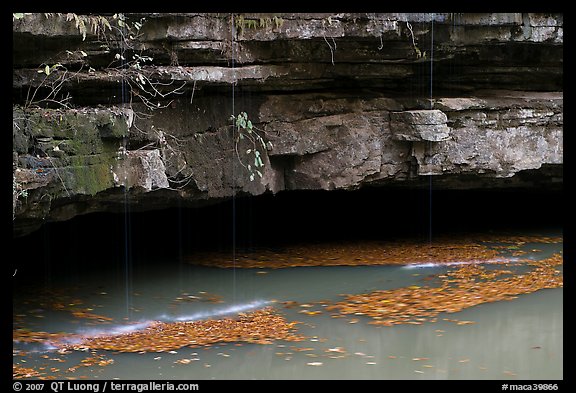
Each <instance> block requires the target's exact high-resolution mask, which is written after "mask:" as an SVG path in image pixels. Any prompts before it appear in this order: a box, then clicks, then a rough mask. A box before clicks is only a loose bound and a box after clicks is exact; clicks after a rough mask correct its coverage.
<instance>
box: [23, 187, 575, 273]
mask: <svg viewBox="0 0 576 393" xmlns="http://www.w3.org/2000/svg"><path fill="white" fill-rule="evenodd" d="M430 207H431V209H430ZM563 218H564V213H563V194H562V192H561V191H549V190H546V189H540V190H535V189H530V190H529V189H512V190H509V189H507V190H433V191H432V192H430V191H429V190H426V189H422V190H414V189H412V190H408V189H389V188H364V189H360V190H356V191H290V192H281V193H278V194H276V195H271V194H267V195H261V196H255V197H237V198H235V199H234V200H228V201H226V202H222V203H219V204H216V205H212V206H208V207H203V208H185V207H180V208H178V207H176V208H169V209H165V210H158V211H148V212H132V213H129V214H128V213H119V214H118V213H116V214H115V213H92V214H87V215H83V216H78V217H76V218H74V219H71V220H69V221H64V222H54V223H48V224H46V225H44V226H43V227H42V228H41V229H39V230H38V231H36V232H33V233H32V234H30V235H28V236H23V237H17V238H14V239H13V247H14V251H15V252H16V254H15V255H20V257H19V258H18V261H17V263H16V267H18V265H27V266H44V267H46V266H50V269H52V268H55V267H57V266H59V264H60V261H63V260H64V261H70V262H69V263H73V264H77V263H79V264H84V263H86V264H89V265H90V266H92V268H93V267H94V266H97V265H95V264H100V265H108V264H121V263H124V262H125V261H126V259H128V258H129V259H130V260H131V261H132V262H133V263H146V261H149V260H151V258H152V259H154V260H158V258H164V257H165V258H169V259H172V260H174V259H179V258H180V259H181V258H182V257H185V256H186V255H187V254H189V253H191V252H194V251H199V250H200V251H203V250H219V251H227V250H230V251H232V249H233V248H235V249H238V250H242V249H250V248H258V247H276V246H281V245H283V244H290V243H302V242H304V243H308V242H325V241H355V240H386V239H396V238H406V237H408V238H412V239H416V240H422V241H429V240H430V239H432V240H433V239H434V237H435V236H438V235H440V234H471V235H473V234H474V233H478V232H487V231H494V232H507V231H514V230H522V231H528V232H529V231H531V230H534V231H542V230H547V229H551V228H553V229H555V230H558V229H562V227H563ZM13 255H14V254H13ZM64 265H66V264H63V265H62V266H64ZM42 270H43V269H42Z"/></svg>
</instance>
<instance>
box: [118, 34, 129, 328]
mask: <svg viewBox="0 0 576 393" xmlns="http://www.w3.org/2000/svg"><path fill="white" fill-rule="evenodd" d="M125 34H126V28H125V27H122V35H123V36H124V35H125ZM120 46H121V51H122V53H121V56H120V62H121V69H124V67H125V56H124V55H125V52H126V48H125V46H124V40H120ZM120 84H121V90H122V91H121V93H122V95H121V105H124V104H125V103H127V102H128V96H127V91H126V90H127V88H126V82H125V80H124V78H121V82H120ZM127 145H128V136H125V137H124V138H123V139H122V147H123V150H122V151H123V152H124V154H126V153H127V151H128V147H127ZM127 177H128V175H127V173H126V171H125V172H124V291H125V293H124V296H125V303H126V318H127V319H128V320H131V309H132V298H131V293H132V255H131V252H130V248H131V245H130V241H131V240H130V239H131V223H130V200H129V198H128V182H127Z"/></svg>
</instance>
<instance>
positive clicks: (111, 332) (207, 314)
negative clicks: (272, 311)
mask: <svg viewBox="0 0 576 393" xmlns="http://www.w3.org/2000/svg"><path fill="white" fill-rule="evenodd" d="M270 303H272V301H269V300H255V301H252V302H249V303H244V304H235V305H232V306H229V307H225V308H220V309H217V310H212V311H204V312H197V313H194V314H191V315H184V316H179V317H168V316H166V315H162V316H161V317H160V318H158V319H156V320H146V321H141V322H138V323H135V324H130V325H119V326H113V327H109V328H106V329H88V330H87V329H84V330H81V331H79V332H78V334H72V335H71V337H70V338H67V339H64V340H62V341H59V342H60V343H64V344H78V343H80V342H81V341H82V340H84V339H88V338H97V337H103V336H119V335H123V334H129V333H134V332H137V331H140V330H144V329H146V328H147V327H149V326H150V325H152V324H153V323H154V322H192V321H197V320H201V319H208V318H211V317H218V316H222V315H228V314H236V313H239V312H243V311H247V310H252V309H255V308H259V307H262V306H264V305H267V304H270ZM45 347H46V348H47V349H48V350H54V349H58V348H57V347H55V346H53V345H52V344H47V345H46V346H45Z"/></svg>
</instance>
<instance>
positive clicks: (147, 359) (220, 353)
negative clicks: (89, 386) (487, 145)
mask: <svg viewBox="0 0 576 393" xmlns="http://www.w3.org/2000/svg"><path fill="white" fill-rule="evenodd" d="M546 235H550V234H549V233H547V234H546ZM551 235H557V236H561V233H554V234H551ZM535 248H538V249H539V250H541V251H538V252H532V251H531V250H532V249H535ZM522 249H524V250H525V251H526V252H527V254H525V255H522V258H532V259H540V258H546V257H548V256H549V255H551V254H552V253H554V252H558V251H560V250H562V243H555V244H540V243H539V244H525V245H523V246H522ZM486 266H487V268H499V267H498V265H496V264H494V265H491V264H490V265H486ZM453 268H454V266H438V265H432V266H430V265H427V264H423V265H421V266H419V268H415V267H412V268H407V267H406V266H401V265H398V266H311V267H292V268H284V269H239V268H237V269H222V268H215V267H203V266H197V265H193V264H190V263H187V262H184V261H182V260H179V259H178V258H171V259H169V258H165V259H157V260H156V259H151V260H148V261H146V263H134V266H133V274H132V277H131V289H132V291H131V293H130V294H128V295H129V298H128V305H127V301H126V300H127V299H126V293H125V291H126V286H125V278H124V277H123V275H122V269H121V266H114V265H113V264H105V263H103V264H102V266H101V267H99V269H97V270H94V269H90V270H86V271H84V270H82V269H79V270H77V271H75V272H71V273H70V274H62V275H57V274H51V275H50V279H49V280H48V281H47V280H46V278H45V277H44V278H42V279H41V278H36V279H34V280H32V281H30V282H24V281H21V282H22V285H19V286H17V287H16V288H15V293H14V315H15V316H18V317H17V318H16V319H15V327H16V326H20V327H25V328H27V329H30V330H33V331H44V332H66V333H72V334H83V335H86V336H97V335H101V334H110V333H119V332H121V331H125V332H126V331H129V330H135V329H143V328H145V327H146V326H148V324H149V323H150V322H151V321H158V320H161V321H179V320H198V319H205V318H210V317H216V318H223V317H227V316H234V315H236V314H237V313H238V312H242V311H243V312H249V311H250V310H253V309H258V308H261V307H264V306H266V305H270V306H272V307H274V308H275V309H276V310H277V311H278V312H279V313H280V314H282V315H283V316H284V317H285V318H286V319H287V320H288V321H295V320H296V321H301V322H302V323H301V324H299V325H298V333H299V334H302V335H305V336H306V337H307V339H306V340H305V341H302V342H286V341H280V340H278V341H275V342H274V343H273V344H270V345H261V344H249V343H242V344H240V345H239V344H234V343H228V344H216V345H212V346H208V347H196V348H188V347H186V348H180V349H178V350H175V351H173V352H172V353H169V352H163V353H143V354H141V353H115V352H108V351H96V352H95V354H97V355H102V358H101V359H103V360H110V359H113V363H112V364H106V365H98V364H92V365H88V366H85V367H77V368H76V369H75V371H74V372H72V371H67V370H68V369H69V368H70V367H74V366H78V365H79V364H82V360H83V359H86V358H87V357H89V356H91V354H90V353H89V352H82V351H74V352H72V353H69V354H61V353H58V352H57V351H56V349H55V348H53V347H50V346H49V345H46V344H38V343H33V344H25V343H17V342H15V343H14V346H13V349H14V356H13V364H15V365H18V366H21V367H26V368H32V369H34V370H37V371H38V372H41V373H42V375H41V377H50V376H55V377H57V378H58V379H63V378H68V377H73V378H89V379H115V378H116V379H188V380H189V379H192V380H202V379H511V380H513V379H519V380H522V379H524V380H531V379H545V380H551V379H562V378H563V371H562V370H563V351H562V348H563V325H562V320H563V312H562V309H563V290H562V289H561V288H555V289H544V290H539V291H537V292H534V293H530V294H525V295H520V296H519V297H518V298H517V299H514V300H510V301H500V302H494V303H485V304H481V305H478V306H475V307H471V308H468V309H465V310H463V311H461V312H457V313H451V314H440V315H439V316H438V321H437V322H435V323H424V324H422V325H395V326H392V327H382V326H377V325H371V324H368V323H367V322H369V321H370V319H368V318H366V317H362V316H358V317H356V318H353V317H354V316H351V317H344V318H332V317H331V314H333V313H332V312H327V311H326V310H324V307H325V304H324V305H323V304H319V303H317V302H319V301H324V302H336V301H340V300H342V299H343V297H342V296H341V295H342V294H360V293H366V292H370V291H373V290H382V289H394V288H399V287H406V286H413V285H418V286H423V285H428V281H426V278H427V277H430V276H431V275H441V274H443V273H445V272H447V271H449V270H450V269H453ZM507 268H508V269H515V270H516V271H517V272H522V271H524V270H526V269H527V267H526V265H523V264H521V263H520V264H518V265H514V264H512V265H510V266H508V267H507ZM560 269H561V267H560ZM20 279H21V280H22V277H20ZM40 288H42V289H40ZM46 290H47V291H48V292H46ZM39 294H40V295H41V296H40V297H39V296H38V295H39ZM47 294H51V295H47ZM42 296H52V298H42ZM59 296H61V299H59V298H58V297H59ZM54 301H61V302H71V301H72V302H74V301H76V302H78V304H79V305H78V306H77V307H80V308H84V309H87V308H90V309H91V311H90V312H92V313H95V314H98V315H102V316H105V317H108V318H111V319H112V321H110V322H108V323H102V322H100V321H97V320H95V319H87V318H75V317H72V316H71V315H70V314H69V313H67V312H64V311H57V310H54V309H53V308H50V307H47V306H46V305H47V303H50V302H54ZM289 301H290V302H298V303H299V305H298V306H296V307H286V306H285V304H284V303H283V302H289ZM39 302H40V305H39ZM42 302H44V303H42ZM306 303H309V304H311V305H312V307H310V308H303V307H301V304H306ZM64 306H66V305H64ZM302 310H318V311H322V313H319V314H316V315H306V314H303V313H302V312H300V311H302ZM445 319H452V320H454V319H457V320H466V321H473V322H475V323H473V324H468V325H458V324H456V323H454V322H451V321H449V320H445ZM355 320H356V321H355ZM55 359H56V360H55ZM182 359H185V362H186V363H182V362H180V363H178V362H177V361H179V360H180V361H181V360H182Z"/></svg>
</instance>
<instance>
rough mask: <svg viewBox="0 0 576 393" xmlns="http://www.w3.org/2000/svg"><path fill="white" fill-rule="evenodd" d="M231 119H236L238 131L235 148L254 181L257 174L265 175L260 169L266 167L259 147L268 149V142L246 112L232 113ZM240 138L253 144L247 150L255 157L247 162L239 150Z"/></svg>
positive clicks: (241, 162)
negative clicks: (235, 114)
mask: <svg viewBox="0 0 576 393" xmlns="http://www.w3.org/2000/svg"><path fill="white" fill-rule="evenodd" d="M230 119H231V120H234V121H235V123H234V124H235V129H236V132H237V137H236V140H235V150H236V155H237V156H238V160H239V161H240V164H242V166H243V167H244V168H246V169H247V170H248V172H249V178H250V181H254V179H255V178H256V175H258V176H259V177H260V178H262V176H263V175H262V172H261V171H260V170H261V169H262V168H263V167H264V163H263V162H262V153H261V152H260V150H259V148H260V147H262V148H263V149H264V150H266V142H265V141H264V139H263V138H262V136H261V135H260V134H259V133H258V131H257V130H256V128H255V127H254V125H253V124H252V121H251V120H249V119H248V114H247V113H246V112H240V113H239V114H238V116H234V115H232V116H231V118H230ZM240 140H248V142H250V143H251V144H252V147H251V148H249V149H247V150H246V156H248V157H253V159H250V158H249V159H248V163H246V164H245V163H244V161H243V160H242V158H241V157H240V153H239V152H238V144H239V143H240Z"/></svg>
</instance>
